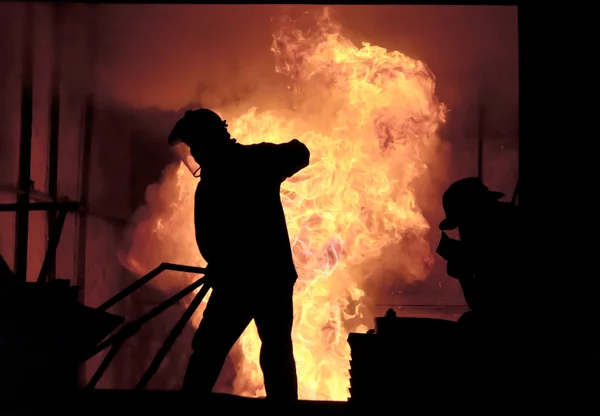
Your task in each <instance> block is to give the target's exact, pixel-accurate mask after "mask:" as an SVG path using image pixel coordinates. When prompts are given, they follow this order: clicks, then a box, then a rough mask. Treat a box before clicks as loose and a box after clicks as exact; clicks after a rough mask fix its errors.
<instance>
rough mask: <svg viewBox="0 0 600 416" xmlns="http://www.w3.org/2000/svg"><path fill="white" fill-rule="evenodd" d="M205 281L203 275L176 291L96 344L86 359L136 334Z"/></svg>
mask: <svg viewBox="0 0 600 416" xmlns="http://www.w3.org/2000/svg"><path fill="white" fill-rule="evenodd" d="M203 283H204V277H201V278H200V279H198V280H196V281H195V282H194V283H192V284H191V285H189V286H188V287H186V288H185V289H183V290H181V291H179V292H178V293H176V294H175V295H173V296H171V297H170V298H169V299H167V300H166V301H164V302H163V303H161V304H160V305H158V306H156V307H154V308H152V309H151V310H150V311H149V312H148V313H146V314H145V315H142V316H141V317H140V318H138V319H136V320H135V321H133V322H132V323H130V324H127V325H125V326H124V327H123V328H122V329H121V330H120V331H119V332H117V333H116V334H115V335H113V336H112V337H110V338H109V339H107V340H106V341H104V342H101V343H100V344H98V345H97V346H96V348H94V349H93V350H92V351H91V352H90V353H89V354H87V356H86V357H84V360H87V359H89V358H91V357H93V356H94V355H96V354H98V353H99V352H100V351H102V350H104V349H106V348H108V347H110V346H111V345H113V344H115V343H117V342H120V341H121V340H124V339H127V338H129V337H130V336H132V335H134V334H136V333H137V332H138V331H139V329H140V328H141V326H142V325H144V324H145V323H146V322H148V321H150V320H152V319H153V318H154V317H156V316H158V315H160V314H161V313H162V312H164V311H165V310H167V309H168V308H170V307H171V306H173V305H174V304H176V303H177V302H179V301H180V300H181V299H183V298H184V297H186V296H187V295H189V294H190V293H192V292H193V291H194V290H195V289H196V288H198V287H199V286H201V285H202V284H203Z"/></svg>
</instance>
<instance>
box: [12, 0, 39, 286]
mask: <svg viewBox="0 0 600 416" xmlns="http://www.w3.org/2000/svg"><path fill="white" fill-rule="evenodd" d="M33 7H34V5H33V4H31V3H27V4H25V17H24V25H23V31H24V33H23V68H22V76H23V79H22V86H21V140H20V145H19V182H18V187H19V194H18V195H17V204H18V205H19V206H25V205H26V204H28V203H29V190H30V188H31V133H32V122H33V30H34V24H33ZM28 240H29V211H28V210H26V209H19V210H17V221H16V230H15V274H16V275H17V276H18V277H19V278H20V279H22V280H23V281H25V280H27V251H28Z"/></svg>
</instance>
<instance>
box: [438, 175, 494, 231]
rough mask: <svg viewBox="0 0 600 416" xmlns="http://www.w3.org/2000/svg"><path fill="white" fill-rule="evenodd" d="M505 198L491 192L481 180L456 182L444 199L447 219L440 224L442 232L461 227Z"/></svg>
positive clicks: (449, 188)
mask: <svg viewBox="0 0 600 416" xmlns="http://www.w3.org/2000/svg"><path fill="white" fill-rule="evenodd" d="M503 196H504V194H503V193H502V192H493V191H490V190H489V189H488V187H487V186H485V185H484V184H483V182H481V179H479V178H465V179H460V180H458V181H456V182H454V183H453V184H452V185H450V186H449V187H448V189H447V190H446V192H444V196H443V197H442V204H443V206H444V211H445V213H446V218H445V219H444V220H443V221H442V222H441V223H440V230H453V229H455V228H457V227H459V226H460V225H461V224H464V223H466V222H468V221H469V220H470V219H473V218H475V217H477V216H478V215H479V214H480V213H481V212H482V211H484V210H485V209H486V207H487V206H489V205H490V204H492V203H495V202H497V201H498V200H499V199H500V198H502V197H503Z"/></svg>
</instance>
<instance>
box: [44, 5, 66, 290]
mask: <svg viewBox="0 0 600 416" xmlns="http://www.w3.org/2000/svg"><path fill="white" fill-rule="evenodd" d="M62 7H63V6H62V5H61V4H59V3H56V4H54V5H53V6H52V39H53V41H52V45H53V48H54V50H53V58H52V59H53V63H52V81H51V82H52V84H51V91H50V126H49V132H50V136H49V138H48V194H49V195H50V198H51V199H52V200H53V201H56V200H57V199H58V143H59V142H58V139H59V135H58V132H59V125H60V62H61V47H60V45H61V43H60V41H61V37H60V27H61V21H62V19H61V18H62ZM47 219H48V234H49V235H50V233H52V232H53V230H55V229H56V228H57V223H56V221H57V212H56V210H55V209H51V210H49V211H48V218H47ZM61 228H62V226H61ZM52 256H54V257H53V258H50V259H48V260H49V263H48V270H47V271H46V272H47V276H48V281H52V280H54V279H55V278H56V254H55V253H54V254H52Z"/></svg>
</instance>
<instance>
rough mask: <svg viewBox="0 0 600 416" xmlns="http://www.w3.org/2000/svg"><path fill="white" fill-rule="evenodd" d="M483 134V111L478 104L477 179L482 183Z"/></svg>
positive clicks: (481, 105)
mask: <svg viewBox="0 0 600 416" xmlns="http://www.w3.org/2000/svg"><path fill="white" fill-rule="evenodd" d="M483 132H484V110H483V104H479V119H478V125H477V177H478V178H479V179H481V181H482V182H483V134H484V133H483Z"/></svg>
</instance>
